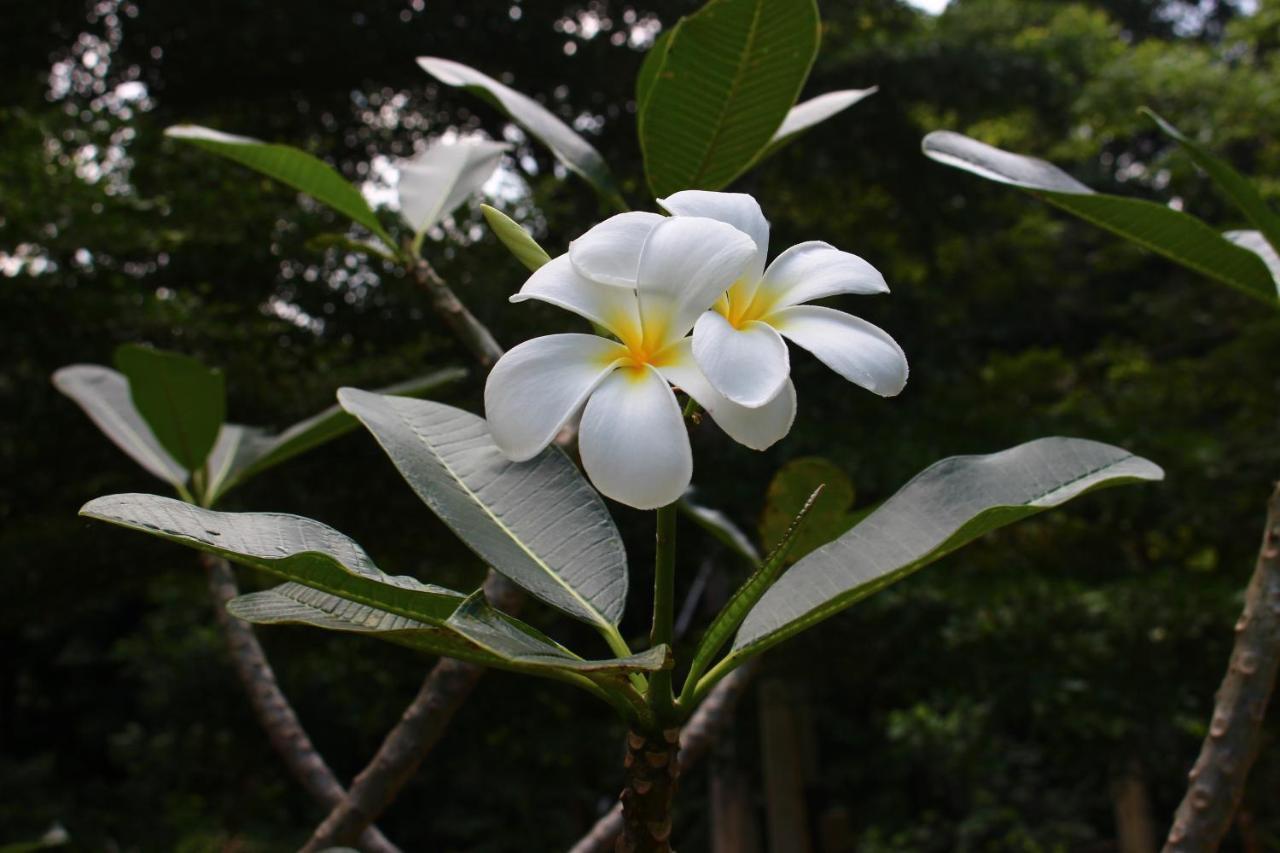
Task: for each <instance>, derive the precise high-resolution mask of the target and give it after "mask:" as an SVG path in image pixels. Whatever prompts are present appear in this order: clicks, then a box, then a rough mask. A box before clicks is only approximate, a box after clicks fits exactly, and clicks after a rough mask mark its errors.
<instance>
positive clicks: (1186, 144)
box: [1142, 107, 1280, 251]
mask: <svg viewBox="0 0 1280 853" xmlns="http://www.w3.org/2000/svg"><path fill="white" fill-rule="evenodd" d="M1142 112H1143V113H1145V114H1146V115H1147V116H1149V117H1150V118H1151V120H1152V121H1154V122H1155V123H1156V124H1157V125H1158V126H1159V127H1160V129H1161V130H1163V131H1164V132H1165V133H1166V134H1168V135H1169V136H1171V137H1172V138H1173V139H1174V140H1175V141H1176V142H1177V143H1178V144H1179V145H1181V146H1182V147H1183V148H1184V149H1186V151H1187V153H1188V154H1190V155H1191V159H1192V160H1194V161H1195V162H1196V164H1197V165H1199V166H1200V168H1202V169H1204V170H1205V171H1206V172H1208V173H1209V177H1211V178H1213V180H1214V183H1216V184H1217V185H1218V186H1219V187H1220V188H1221V189H1222V191H1223V192H1224V193H1226V194H1227V197H1228V198H1230V199H1231V201H1232V202H1234V203H1235V205H1236V207H1238V208H1240V212H1241V213H1243V214H1244V215H1245V216H1246V217H1248V218H1249V221H1250V222H1252V223H1253V226H1254V227H1255V228H1257V229H1258V230H1259V231H1261V232H1262V235H1263V236H1264V237H1265V238H1266V239H1267V242H1269V243H1270V244H1271V247H1272V248H1273V249H1275V250H1276V251H1280V216H1277V215H1276V213H1275V211H1273V210H1272V209H1271V208H1270V207H1268V206H1267V203H1266V201H1265V200H1263V198H1262V196H1261V195H1260V194H1259V193H1258V191H1257V190H1256V189H1254V187H1253V184H1252V183H1251V182H1250V181H1249V180H1248V179H1247V178H1245V177H1244V176H1243V175H1241V174H1240V173H1239V172H1237V171H1236V170H1235V169H1233V168H1231V166H1230V165H1229V164H1228V163H1227V162H1226V161H1225V160H1221V159H1219V158H1218V157H1215V156H1214V155H1213V154H1211V153H1210V152H1209V150H1208V149H1207V148H1205V147H1204V146H1202V145H1201V144H1200V143H1198V142H1196V141H1195V140H1193V139H1190V138H1189V137H1187V136H1186V135H1184V134H1183V133H1182V131H1180V130H1178V129H1177V128H1176V127H1174V126H1173V125H1172V124H1170V123H1169V122H1167V121H1165V120H1164V119H1162V118H1161V117H1160V116H1158V115H1156V114H1155V113H1154V112H1152V111H1151V110H1149V109H1147V108H1146V107H1143V108H1142Z"/></svg>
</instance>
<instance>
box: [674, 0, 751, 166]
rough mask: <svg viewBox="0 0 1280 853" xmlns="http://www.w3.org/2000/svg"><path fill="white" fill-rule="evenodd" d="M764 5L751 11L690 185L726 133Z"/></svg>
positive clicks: (706, 164)
mask: <svg viewBox="0 0 1280 853" xmlns="http://www.w3.org/2000/svg"><path fill="white" fill-rule="evenodd" d="M763 6H764V0H755V5H754V7H753V11H752V13H751V27H750V29H749V30H748V33H747V43H746V46H745V47H744V48H743V50H742V53H740V54H739V55H738V65H737V68H736V70H735V72H734V77H733V84H732V85H731V86H730V88H729V96H728V97H727V98H725V99H724V101H723V102H722V104H721V107H720V111H719V115H718V116H717V117H716V124H715V128H716V129H715V132H714V133H713V134H712V135H711V140H710V141H709V142H708V143H707V145H706V147H705V148H704V149H703V152H702V156H701V157H700V158H699V161H698V168H697V171H695V172H694V174H693V177H692V178H691V179H690V181H689V185H690V186H695V187H696V186H698V184H699V183H700V182H701V180H702V178H703V177H704V175H705V174H706V170H707V166H708V163H709V159H710V155H711V152H712V151H714V150H715V148H716V145H717V144H718V143H719V141H720V136H721V134H723V133H724V128H725V120H724V118H725V115H726V113H727V112H728V109H729V105H731V104H732V103H733V102H734V100H735V99H736V98H737V95H738V89H739V88H740V86H741V83H742V79H743V77H744V71H743V69H744V67H745V64H746V63H745V62H744V61H743V60H744V57H746V56H748V55H750V53H751V48H752V47H754V46H755V42H756V38H757V33H758V31H759V24H760V14H761V9H762V8H763ZM663 64H664V65H665V64H666V63H665V62H664V63H663ZM659 72H661V69H659Z"/></svg>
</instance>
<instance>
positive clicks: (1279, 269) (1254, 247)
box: [1222, 231, 1280, 292]
mask: <svg viewBox="0 0 1280 853" xmlns="http://www.w3.org/2000/svg"><path fill="white" fill-rule="evenodd" d="M1222 236H1223V237H1226V238H1227V239H1228V240H1230V241H1231V242H1232V243H1235V244H1236V245H1237V246H1239V247H1240V248H1242V249H1248V250H1249V251H1250V252H1253V253H1254V254H1255V255H1257V256H1258V257H1259V258H1262V262H1263V263H1264V264H1266V265H1267V269H1268V270H1270V271H1271V277H1272V278H1273V279H1275V282H1276V290H1277V292H1280V254H1277V253H1276V250H1275V249H1274V248H1273V247H1272V246H1271V244H1270V243H1268V242H1267V240H1266V238H1265V237H1263V236H1262V232H1261V231H1226V232H1223V235H1222Z"/></svg>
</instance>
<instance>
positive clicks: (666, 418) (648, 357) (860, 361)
mask: <svg viewBox="0 0 1280 853" xmlns="http://www.w3.org/2000/svg"><path fill="white" fill-rule="evenodd" d="M659 204H661V205H662V207H663V208H665V209H666V210H667V211H669V212H670V213H671V214H672V215H671V216H663V215H660V214H657V213H623V214H619V215H617V216H614V217H612V218H611V219H608V220H605V221H604V222H602V223H600V224H599V225H597V226H595V227H594V228H592V229H591V230H590V231H588V232H587V233H586V234H584V235H582V236H581V237H580V238H578V239H577V240H575V241H574V242H573V243H571V244H570V246H569V251H568V252H567V253H566V254H563V255H561V256H560V257H558V258H555V259H554V260H552V261H550V262H548V263H547V264H546V265H544V266H543V267H541V268H540V269H538V270H537V271H536V272H535V273H534V274H533V275H532V276H531V277H530V278H529V280H528V281H527V282H526V283H525V285H524V287H523V288H521V290H520V292H519V293H518V294H516V295H515V296H512V297H511V301H513V302H521V301H524V300H527V299H537V300H540V301H543V302H549V303H551V304H553V305H557V306H559V307H561V308H565V309H567V310H569V311H572V312H574V313H576V314H578V315H580V316H582V317H585V318H586V319H588V320H590V321H591V322H592V323H594V324H595V325H596V326H597V327H600V328H602V329H604V330H606V331H607V332H608V333H609V334H610V335H612V337H611V338H610V337H603V336H600V335H590V334H559V335H547V336H545V337H540V338H534V339H533V340H530V341H526V342H524V343H522V344H520V345H519V346H517V347H515V348H514V349H512V350H511V351H510V352H508V353H507V354H506V355H505V356H503V357H502V359H500V360H499V361H498V363H497V365H495V366H494V368H493V371H492V373H490V375H489V380H488V383H487V384H486V386H485V410H486V415H487V417H488V420H489V428H490V431H491V433H492V434H493V439H494V441H495V442H496V443H497V445H498V447H499V448H501V449H502V451H503V452H504V453H505V454H506V455H507V456H509V457H510V458H512V459H514V460H524V459H530V458H532V457H533V456H536V455H537V454H538V453H540V452H541V451H542V450H543V449H544V448H545V447H546V446H547V445H548V444H550V443H551V441H552V440H553V439H554V438H555V436H556V435H557V434H558V433H559V432H560V430H561V429H563V428H564V426H565V425H566V424H568V423H569V422H570V421H571V420H572V419H574V418H575V417H577V416H578V414H579V413H581V424H580V427H579V438H578V444H579V449H580V451H581V455H582V465H583V468H584V469H585V470H586V472H587V475H588V476H589V477H590V478H591V481H592V483H594V484H595V486H596V488H597V489H599V490H600V491H601V492H602V493H603V494H605V495H607V496H609V497H611V498H613V499H615V500H617V501H620V502H622V503H625V504H628V505H630V506H633V507H637V508H640V509H653V508H656V507H660V506H665V505H666V504H669V503H671V502H673V501H675V500H676V499H678V498H679V497H680V495H681V494H683V493H684V491H685V489H686V488H688V486H689V482H690V479H691V478H692V475H693V459H692V453H691V450H690V446H689V437H688V433H687V431H686V429H685V426H684V418H683V415H682V413H681V410H680V406H679V403H678V402H677V401H676V397H675V394H674V392H673V390H672V386H675V387H676V388H678V389H679V390H681V391H683V392H684V393H686V394H687V395H689V397H691V398H692V399H693V400H694V401H695V402H696V403H697V404H698V405H699V406H701V407H702V408H703V409H705V410H706V412H707V414H708V415H710V416H711V418H712V419H713V420H714V421H715V422H716V423H717V424H718V425H719V426H720V428H721V429H723V430H724V431H725V432H726V433H727V434H728V435H729V436H730V437H731V438H733V439H734V440H735V441H738V442H739V443H741V444H744V445H746V446H747V447H751V448H753V449H756V450H763V449H765V448H766V447H769V446H770V445H771V444H773V443H774V442H776V441H778V440H779V439H780V438H782V437H783V436H785V435H786V434H787V432H788V431H789V430H790V429H791V424H792V422H793V421H794V420H795V413H796V393H795V387H794V386H793V385H792V383H791V379H790V356H789V354H788V350H787V346H786V343H785V341H784V340H783V339H784V338H786V339H787V340H790V341H791V342H793V343H795V344H798V345H799V346H801V347H803V348H805V349H806V350H808V351H809V352H811V353H813V355H815V356H816V357H817V358H818V359H820V360H821V361H822V362H824V363H825V364H826V365H827V366H828V367H830V368H831V369H832V370H834V371H836V372H837V373H839V374H840V375H841V376H843V377H845V378H846V379H848V380H849V381H850V382H853V383H855V384H857V385H860V386H862V387H864V388H866V389H868V390H870V391H872V392H874V393H876V394H880V395H882V396H892V395H894V394H897V393H898V392H899V391H901V390H902V388H903V386H904V385H905V384H906V381H907V361H906V357H905V356H904V355H903V352H902V349H901V348H900V347H899V346H898V345H897V344H896V343H895V342H894V340H893V339H892V338H891V337H889V335H887V334H886V333H885V332H884V331H882V330H881V329H879V328H877V327H875V326H873V325H871V324H870V323H867V322H866V321H864V320H860V319H858V318H857V317H853V316H851V315H849V314H845V313H843V312H841V311H837V310H835V309H832V308H825V307H821V306H816V305H806V304H804V303H807V302H810V301H812V300H815V299H821V298H823V297H826V296H833V295H836V294H842V293H861V294H870V293H883V292H886V291H887V290H888V287H887V286H886V284H885V281H884V278H883V277H882V276H881V275H880V273H879V272H877V271H876V270H875V268H874V267H872V266H871V265H870V264H869V263H867V262H866V261H864V260H862V259H861V258H859V257H857V256H855V255H851V254H849V253H847V252H842V251H840V250H838V249H835V248H833V247H832V246H830V245H828V244H826V243H820V242H807V243H800V244H799V245H796V246H792V247H791V248H790V249H787V250H786V251H785V252H782V253H781V254H780V255H778V256H777V257H776V258H774V260H773V262H772V263H770V264H768V265H767V266H766V260H767V255H768V248H769V223H768V221H767V220H766V219H765V218H764V214H763V213H762V212H761V210H760V206H759V204H757V203H756V201H755V199H753V198H752V197H751V196H749V195H744V194H741V193H716V192H703V191H699V190H689V191H686V192H680V193H676V194H675V195H673V196H670V197H669V198H665V199H660V200H659ZM691 331H692V334H690V332H691Z"/></svg>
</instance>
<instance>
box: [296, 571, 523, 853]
mask: <svg viewBox="0 0 1280 853" xmlns="http://www.w3.org/2000/svg"><path fill="white" fill-rule="evenodd" d="M484 594H485V598H487V599H488V600H489V603H490V604H492V605H493V606H494V607H496V608H498V609H500V610H503V611H505V612H507V613H514V612H516V611H518V610H519V608H520V604H521V602H522V601H523V599H524V595H523V593H522V592H521V591H520V590H519V589H518V588H517V587H516V586H515V585H514V584H512V583H511V582H510V581H508V580H507V579H506V578H504V577H502V575H499V574H497V573H496V572H494V571H493V570H492V569H490V571H489V574H488V575H487V576H486V577H485V581H484ZM485 671H486V670H485V668H484V667H482V666H477V665H476V664H472V663H466V662H465V661H459V660H454V659H452V658H440V660H439V661H437V662H436V665H435V666H433V667H432V668H431V672H430V674H429V675H427V677H426V679H425V680H424V681H423V682H422V687H421V688H420V689H419V690H418V695H417V696H415V697H414V699H413V701H412V702H411V703H409V707H407V708H405V710H404V713H403V714H402V715H401V716H400V721H399V722H398V723H396V724H395V726H393V727H392V729H391V731H389V732H388V733H387V736H386V737H385V738H384V739H383V741H382V745H381V746H379V747H378V751H377V752H376V753H375V754H374V756H373V759H372V760H371V761H370V762H369V763H368V765H366V766H365V768H364V770H361V771H360V775H358V776H356V778H355V781H354V782H352V783H351V790H350V791H348V792H347V794H346V796H345V797H343V798H342V800H341V802H339V803H337V804H336V805H335V806H334V807H333V808H332V810H331V811H330V812H329V815H328V817H326V818H325V819H324V821H323V822H322V823H321V824H320V825H319V826H318V827H316V829H315V832H313V833H312V834H311V838H310V840H308V841H307V843H306V844H305V845H304V846H303V847H302V851H303V853H313V851H319V850H324V849H326V848H329V847H340V846H342V845H345V844H350V843H351V842H352V841H354V840H355V839H356V838H357V837H359V838H361V839H363V837H364V836H363V835H362V832H363V831H364V829H365V827H368V826H369V825H370V824H372V823H373V821H375V820H377V819H378V817H379V816H380V815H381V814H382V812H383V811H384V810H385V809H386V808H387V806H389V805H390V804H391V802H392V801H393V800H394V799H395V798H396V795H397V794H399V793H400V789H401V788H403V787H404V784H405V783H406V782H408V781H409V779H411V778H412V777H413V774H414V772H415V771H416V770H417V769H418V765H419V764H421V763H422V759H423V758H425V757H426V755H427V753H428V752H430V751H431V748H432V747H434V746H435V745H436V743H438V742H439V740H440V737H441V735H443V734H444V730H445V729H446V728H448V726H449V722H450V721H451V720H452V719H453V715H454V714H455V713H457V711H458V709H459V708H461V707H462V704H463V703H464V702H465V701H466V700H467V697H468V696H470V695H471V691H472V690H473V689H474V688H475V686H476V683H477V682H479V681H480V676H482V675H484V673H485Z"/></svg>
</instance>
